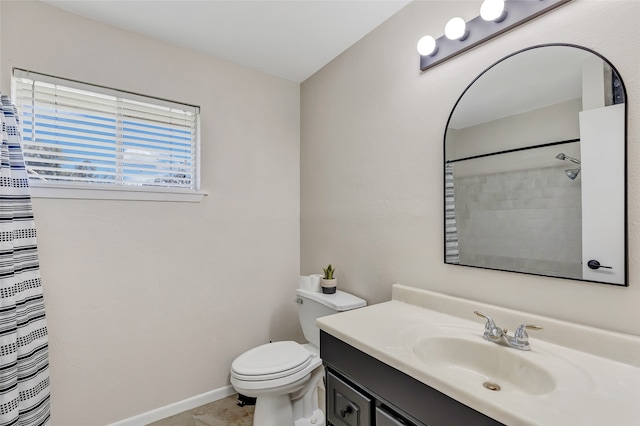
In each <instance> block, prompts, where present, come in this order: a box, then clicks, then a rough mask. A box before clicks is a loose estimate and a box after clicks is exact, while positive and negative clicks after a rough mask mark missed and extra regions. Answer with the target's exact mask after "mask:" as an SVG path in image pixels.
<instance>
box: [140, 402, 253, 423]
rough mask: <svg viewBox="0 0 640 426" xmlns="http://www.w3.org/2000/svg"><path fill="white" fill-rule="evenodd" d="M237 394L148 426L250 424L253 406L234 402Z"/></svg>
mask: <svg viewBox="0 0 640 426" xmlns="http://www.w3.org/2000/svg"><path fill="white" fill-rule="evenodd" d="M236 400H237V395H232V396H230V397H227V398H224V399H221V400H219V401H215V402H212V403H210V404H206V405H203V406H201V407H197V408H194V409H193V410H189V411H185V412H184V413H180V414H177V415H175V416H171V417H167V418H166V419H163V420H160V421H157V422H154V423H151V424H149V425H148V426H251V425H252V424H253V410H254V408H255V406H253V405H245V406H244V407H239V406H238V405H237V404H236Z"/></svg>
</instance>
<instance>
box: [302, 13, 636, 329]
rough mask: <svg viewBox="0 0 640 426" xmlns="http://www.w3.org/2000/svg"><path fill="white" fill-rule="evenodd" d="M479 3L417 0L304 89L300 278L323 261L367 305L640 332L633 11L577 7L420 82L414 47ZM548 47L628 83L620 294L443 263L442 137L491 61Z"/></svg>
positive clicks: (428, 74)
mask: <svg viewBox="0 0 640 426" xmlns="http://www.w3.org/2000/svg"><path fill="white" fill-rule="evenodd" d="M479 3H480V2H479V1H476V2H448V1H439V2H436V1H416V2H414V3H412V4H410V5H409V6H407V7H406V8H405V9H403V10H401V11H400V12H399V13H397V14H396V15H395V16H394V17H392V18H391V19H390V20H388V21H387V22H385V23H384V24H382V25H381V26H380V27H378V28H377V29H376V30H374V31H373V32H372V33H370V34H369V35H368V36H367V37H365V38H364V39H362V40H361V41H360V42H359V43H358V44H357V45H355V46H353V47H352V48H351V49H349V50H348V51H347V52H345V53H344V54H342V55H341V56H339V57H338V58H337V59H335V60H334V61H333V62H332V63H330V64H329V65H327V66H326V67H325V68H323V69H322V70H321V71H319V72H318V73H316V74H315V75H314V76H312V77H311V78H310V79H308V80H307V81H305V82H304V83H303V84H302V92H301V93H302V95H301V99H302V104H301V125H302V127H301V253H302V259H301V272H302V273H312V272H317V271H318V270H319V268H320V267H321V266H322V265H323V264H326V263H329V262H331V263H333V264H334V265H335V266H336V267H337V276H338V286H339V287H341V288H342V289H344V290H348V291H351V292H353V293H355V294H357V295H359V296H363V297H365V298H366V299H367V300H368V301H369V302H370V303H375V302H380V301H384V300H388V299H389V298H390V296H391V284H392V283H395V282H399V283H402V284H406V285H411V286H416V287H420V288H425V289H429V290H434V291H440V292H443V293H447V294H452V295H456V296H463V297H468V298H471V299H476V300H481V301H484V302H490V303H494V304H498V305H502V306H506V307H510V308H514V309H520V310H523V311H528V312H533V313H537V314H542V315H548V316H552V317H555V318H559V319H564V320H569V321H574V322H577V323H582V324H588V325H595V326H599V327H603V328H605V329H610V330H617V331H622V332H628V333H634V334H640V276H639V274H640V261H639V259H640V256H638V253H639V252H640V251H639V249H640V247H639V243H640V242H639V238H640V228H639V222H638V217H640V179H639V175H638V173H639V172H638V165H639V164H640V146H639V144H638V142H639V141H640V140H639V136H638V134H639V133H638V131H639V130H640V129H639V126H640V112H639V106H640V98H639V97H638V93H640V87H639V86H640V81H639V76H640V74H639V71H638V70H640V51H639V50H638V49H637V46H638V45H639V44H640V26H639V25H638V16H640V3H638V2H636V1H591V0H575V1H573V2H571V3H569V4H567V5H565V6H563V7H561V8H560V9H558V10H556V11H554V12H552V13H551V14H549V15H545V16H543V17H540V18H539V19H536V20H534V21H532V22H530V23H528V24H526V25H525V26H523V27H520V28H518V29H516V30H514V31H511V32H510V33H508V34H505V35H503V36H501V37H499V38H497V39H494V40H492V41H490V42H489V43H487V44H485V45H483V46H480V47H478V48H476V49H474V50H472V51H470V52H467V53H466V54H464V55H462V56H459V57H457V58H455V59H452V60H449V61H447V62H445V63H443V64H441V65H439V66H437V67H435V68H433V69H431V70H429V71H427V72H425V73H421V72H420V71H419V70H418V64H419V61H418V59H419V58H418V55H417V53H416V51H415V45H416V42H417V40H418V39H419V38H420V37H421V36H423V35H425V34H429V33H431V34H432V35H435V36H439V35H441V34H442V28H443V26H444V24H445V23H446V22H447V20H448V19H449V18H451V17H452V16H456V15H460V16H462V17H463V18H465V19H467V20H468V19H471V18H473V17H474V16H476V15H477V13H478V5H479ZM557 42H565V43H574V44H579V45H582V46H585V47H588V48H591V49H594V50H596V51H597V52H599V53H601V54H602V55H604V56H605V57H607V58H608V59H609V60H610V61H611V62H612V63H613V64H614V65H615V66H616V67H617V69H618V71H619V72H620V74H621V76H622V78H623V80H624V82H625V83H626V87H627V92H628V95H629V99H628V100H629V105H628V107H629V110H628V111H629V123H628V159H629V174H628V194H629V206H628V216H629V247H630V256H629V264H630V286H629V287H628V288H622V287H615V286H609V285H602V284H591V283H585V282H579V281H571V280H563V279H554V278H542V277H536V276H530V275H521V274H515V273H507V272H499V271H491V270H482V269H475V268H466V267H460V266H454V265H445V264H444V263H443V230H442V222H443V220H442V210H443V209H442V191H443V189H442V187H443V183H442V173H443V172H442V158H443V157H442V155H443V154H442V140H443V134H444V130H445V125H446V122H447V118H448V116H449V113H450V111H451V108H452V107H453V106H454V104H455V102H456V100H457V99H458V97H459V95H460V93H462V91H463V90H464V89H465V88H466V87H467V85H468V84H469V83H470V82H471V81H472V80H473V79H474V78H475V76H476V75H478V74H479V73H480V72H482V71H483V70H484V69H485V68H486V67H488V66H489V65H491V64H493V63H494V62H495V61H497V60H499V59H501V58H502V57H504V56H506V55H507V54H509V53H511V52H514V51H517V50H520V49H523V48H525V47H529V46H531V45H534V44H542V43H557ZM470 315H471V313H470ZM472 317H473V315H471V316H470V318H472ZM478 325H479V326H480V325H481V323H480V322H479V323H478ZM504 325H505V326H506V327H509V328H510V327H514V326H515V325H517V324H504Z"/></svg>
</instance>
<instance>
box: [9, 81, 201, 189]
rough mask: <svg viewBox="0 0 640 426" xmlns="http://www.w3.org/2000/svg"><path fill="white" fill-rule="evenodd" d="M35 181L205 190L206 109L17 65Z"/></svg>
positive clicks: (24, 135)
mask: <svg viewBox="0 0 640 426" xmlns="http://www.w3.org/2000/svg"><path fill="white" fill-rule="evenodd" d="M14 100H15V103H16V106H17V108H18V113H19V117H20V121H21V132H22V139H23V152H24V159H25V163H26V166H27V171H28V173H29V178H30V180H31V181H32V182H36V181H37V182H39V183H41V182H48V183H53V184H55V183H56V182H65V183H67V184H68V183H69V182H73V183H76V184H80V185H92V186H103V187H104V186H107V187H108V186H113V185H120V186H126V187H127V188H129V189H135V188H142V187H145V188H148V187H156V188H171V189H173V190H175V189H179V190H184V191H190V190H193V191H195V190H197V189H198V167H197V166H198V158H197V154H198V134H197V132H198V119H199V108H198V107H195V106H190V105H184V104H178V103H175V102H169V101H165V100H161V99H155V98H150V97H144V96H141V95H136V94H132V93H128V92H121V91H117V90H114V89H108V88H104V87H100V86H93V85H89V84H85V83H78V82H75V81H70V80H64V79H60V78H57V77H52V76H47V75H42V74H37V73H34V72H27V71H23V70H18V69H15V70H14Z"/></svg>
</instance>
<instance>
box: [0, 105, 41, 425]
mask: <svg viewBox="0 0 640 426" xmlns="http://www.w3.org/2000/svg"><path fill="white" fill-rule="evenodd" d="M1 101H2V102H1V104H0V107H1V108H2V111H1V113H0V118H1V119H2V149H1V152H0V154H1V155H0V162H1V164H0V426H5V425H16V426H27V425H28V426H36V425H49V424H50V420H49V347H48V340H49V339H48V333H47V325H46V321H45V312H44V298H43V295H42V282H41V278H40V269H39V264H38V252H37V246H36V227H35V222H34V220H33V212H32V209H31V197H30V196H29V183H28V179H27V172H26V169H25V164H24V160H23V158H22V148H21V146H20V142H21V140H20V132H19V131H18V128H19V127H18V118H17V113H16V108H15V107H14V106H13V104H12V103H11V100H10V99H9V98H8V97H7V96H1Z"/></svg>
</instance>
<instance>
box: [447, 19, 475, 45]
mask: <svg viewBox="0 0 640 426" xmlns="http://www.w3.org/2000/svg"><path fill="white" fill-rule="evenodd" d="M444 35H445V36H447V38H448V39H449V40H461V41H462V40H464V39H465V38H467V36H468V35H469V31H467V24H466V23H465V22H464V19H462V18H460V17H455V18H451V19H449V22H447V25H446V26H445V27H444Z"/></svg>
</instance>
